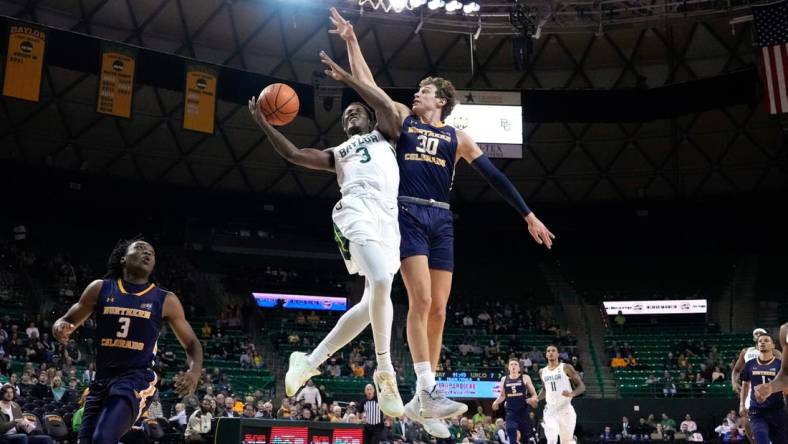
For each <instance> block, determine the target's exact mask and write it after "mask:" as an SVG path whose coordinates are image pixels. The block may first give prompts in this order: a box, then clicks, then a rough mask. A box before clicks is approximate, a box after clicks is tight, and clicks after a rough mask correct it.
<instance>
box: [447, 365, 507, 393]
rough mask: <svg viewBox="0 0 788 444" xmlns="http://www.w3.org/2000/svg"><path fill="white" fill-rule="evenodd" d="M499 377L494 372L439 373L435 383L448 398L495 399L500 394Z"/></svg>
mask: <svg viewBox="0 0 788 444" xmlns="http://www.w3.org/2000/svg"><path fill="white" fill-rule="evenodd" d="M501 377H503V374H501V373H495V372H453V373H441V372H439V373H438V374H436V375H435V381H436V382H437V383H438V387H440V388H441V389H442V390H443V391H444V393H446V396H448V397H449V398H474V399H495V398H497V397H498V395H499V394H500V393H501V388H500V387H499V386H500V385H501Z"/></svg>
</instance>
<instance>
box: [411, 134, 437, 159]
mask: <svg viewBox="0 0 788 444" xmlns="http://www.w3.org/2000/svg"><path fill="white" fill-rule="evenodd" d="M416 140H418V141H419V146H417V147H416V151H418V152H420V153H427V154H429V155H430V156H434V155H435V154H437V153H438V143H440V140H438V139H436V138H434V137H427V136H425V135H424V134H419V135H418V136H417V137H416Z"/></svg>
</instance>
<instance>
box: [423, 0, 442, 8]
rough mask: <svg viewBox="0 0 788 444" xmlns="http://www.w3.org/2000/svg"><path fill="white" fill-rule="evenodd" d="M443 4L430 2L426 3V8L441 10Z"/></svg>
mask: <svg viewBox="0 0 788 444" xmlns="http://www.w3.org/2000/svg"><path fill="white" fill-rule="evenodd" d="M445 4H446V2H445V1H443V0H430V2H429V3H427V7H428V8H430V9H438V8H442V7H443V6H444V5H445Z"/></svg>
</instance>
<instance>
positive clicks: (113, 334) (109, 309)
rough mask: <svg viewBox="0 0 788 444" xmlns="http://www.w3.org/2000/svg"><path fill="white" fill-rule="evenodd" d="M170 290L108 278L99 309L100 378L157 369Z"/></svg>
mask: <svg viewBox="0 0 788 444" xmlns="http://www.w3.org/2000/svg"><path fill="white" fill-rule="evenodd" d="M167 293H168V291H167V290H164V289H163V288H160V287H158V286H157V285H156V284H152V283H148V284H144V285H135V284H131V283H128V282H123V281H122V280H121V279H104V281H103V283H102V285H101V291H100V292H99V299H98V305H97V307H96V347H97V348H98V351H97V352H96V377H97V378H103V377H111V376H114V375H117V374H119V373H122V372H125V371H127V370H130V369H147V368H151V367H152V366H153V361H154V358H155V355H156V342H157V341H158V339H159V332H160V331H161V326H162V316H163V311H164V299H165V298H166V297H167Z"/></svg>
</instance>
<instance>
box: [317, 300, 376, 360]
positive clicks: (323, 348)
mask: <svg viewBox="0 0 788 444" xmlns="http://www.w3.org/2000/svg"><path fill="white" fill-rule="evenodd" d="M369 299H370V294H369V287H367V288H365V289H364V296H363V297H362V298H361V301H360V302H359V303H358V304H356V305H354V306H353V307H351V309H350V310H348V311H346V312H345V314H343V315H342V317H340V318H339V320H338V321H337V325H335V326H334V328H332V329H331V331H330V332H329V333H328V334H327V335H326V337H325V339H323V340H322V341H321V342H320V344H318V346H317V347H315V349H314V350H313V351H312V353H310V354H309V355H308V356H307V360H308V362H309V366H310V367H312V368H315V369H316V368H318V367H320V365H321V364H322V363H324V362H326V360H327V359H328V358H329V357H330V356H331V355H333V354H334V353H336V352H337V350H339V349H340V348H342V347H344V346H345V345H347V344H348V343H350V341H352V340H353V339H355V338H356V336H358V335H359V334H360V333H361V332H362V331H364V329H365V328H367V325H369Z"/></svg>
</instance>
